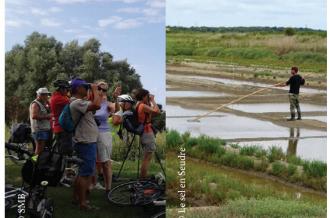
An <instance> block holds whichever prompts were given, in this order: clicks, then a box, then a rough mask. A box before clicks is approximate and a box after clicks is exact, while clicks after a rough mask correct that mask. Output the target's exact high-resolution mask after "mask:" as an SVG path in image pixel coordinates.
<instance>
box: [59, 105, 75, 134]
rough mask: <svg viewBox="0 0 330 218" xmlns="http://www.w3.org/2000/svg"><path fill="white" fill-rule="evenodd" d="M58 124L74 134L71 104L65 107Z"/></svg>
mask: <svg viewBox="0 0 330 218" xmlns="http://www.w3.org/2000/svg"><path fill="white" fill-rule="evenodd" d="M58 123H59V124H60V126H61V127H62V129H63V130H64V131H66V132H74V129H75V125H74V122H73V119H72V115H71V110H70V104H67V105H65V106H64V108H63V110H62V112H61V114H60V117H59V118H58Z"/></svg>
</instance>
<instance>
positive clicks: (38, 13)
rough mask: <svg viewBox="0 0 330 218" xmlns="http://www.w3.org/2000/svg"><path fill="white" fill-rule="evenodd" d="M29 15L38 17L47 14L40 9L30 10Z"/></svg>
mask: <svg viewBox="0 0 330 218" xmlns="http://www.w3.org/2000/svg"><path fill="white" fill-rule="evenodd" d="M31 13H32V14H33V15H40V16H45V15H47V12H46V11H45V10H42V9H40V8H31Z"/></svg>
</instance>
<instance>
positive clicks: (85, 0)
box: [54, 0, 90, 4]
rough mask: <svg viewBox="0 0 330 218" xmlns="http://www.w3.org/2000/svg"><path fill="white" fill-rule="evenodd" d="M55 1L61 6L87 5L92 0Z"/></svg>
mask: <svg viewBox="0 0 330 218" xmlns="http://www.w3.org/2000/svg"><path fill="white" fill-rule="evenodd" d="M54 1H55V2H57V3H59V4H75V3H85V2H88V1H90V0H54Z"/></svg>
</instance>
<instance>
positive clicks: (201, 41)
mask: <svg viewBox="0 0 330 218" xmlns="http://www.w3.org/2000/svg"><path fill="white" fill-rule="evenodd" d="M326 40H327V38H326V35H325V34H300V33H297V34H296V35H293V36H287V35H285V34H284V33H283V34H281V33H259V32H251V33H230V32H227V33H210V32H205V33H198V32H188V31H187V32H185V31H182V32H177V33H172V32H171V31H169V32H167V34H166V55H167V60H176V61H181V60H183V59H192V60H194V61H202V62H203V61H221V62H226V63H231V64H238V65H243V66H253V65H259V66H260V65H261V66H268V67H274V68H278V67H284V68H287V67H288V66H292V65H295V66H296V65H297V66H299V67H300V68H302V69H303V70H304V71H310V72H316V73H325V72H326V60H327V55H326V53H327V47H326V46H327V44H326ZM269 73H270V72H266V71H265V72H264V74H269Z"/></svg>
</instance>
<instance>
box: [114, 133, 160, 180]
mask: <svg viewBox="0 0 330 218" xmlns="http://www.w3.org/2000/svg"><path fill="white" fill-rule="evenodd" d="M135 136H136V134H134V135H133V138H132V140H131V142H130V143H129V145H128V149H127V151H126V154H125V158H124V161H123V163H122V164H121V166H120V169H119V172H118V174H117V176H116V177H115V180H118V179H119V176H120V174H121V171H122V169H123V167H124V165H125V162H126V160H127V158H128V155H129V153H130V151H131V150H132V146H133V143H134V140H135ZM141 146H142V145H141V143H140V142H139V145H138V147H139V148H138V149H139V156H138V157H139V158H138V166H137V173H136V178H137V179H138V178H139V176H140V156H141ZM155 157H156V160H157V162H158V163H159V165H160V167H161V169H162V171H163V174H164V176H166V173H165V170H164V167H163V165H162V162H161V160H160V158H159V155H158V153H157V152H156V151H155Z"/></svg>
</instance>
